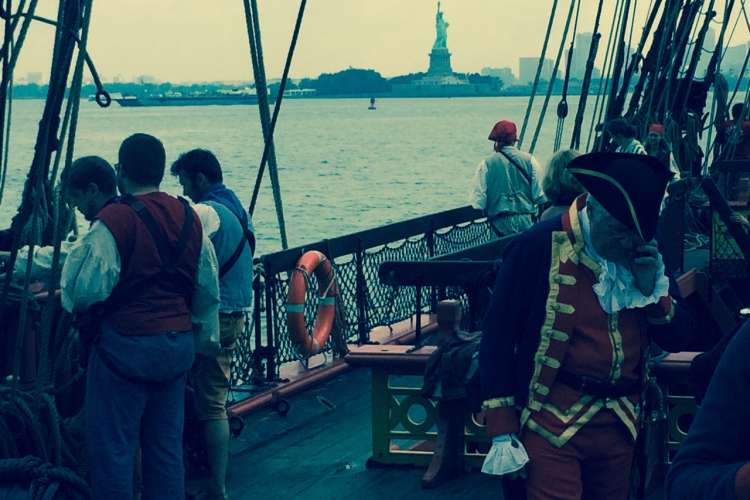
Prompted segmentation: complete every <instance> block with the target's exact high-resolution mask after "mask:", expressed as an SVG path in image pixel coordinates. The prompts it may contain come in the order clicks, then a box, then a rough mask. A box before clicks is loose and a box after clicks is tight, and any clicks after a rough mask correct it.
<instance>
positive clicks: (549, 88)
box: [529, 0, 580, 154]
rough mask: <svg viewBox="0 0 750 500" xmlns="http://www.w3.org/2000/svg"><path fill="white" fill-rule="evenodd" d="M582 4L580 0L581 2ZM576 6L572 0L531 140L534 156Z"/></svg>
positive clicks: (531, 149)
mask: <svg viewBox="0 0 750 500" xmlns="http://www.w3.org/2000/svg"><path fill="white" fill-rule="evenodd" d="M579 2H580V0H579ZM575 6H576V0H570V9H568V17H567V19H566V20H565V29H564V30H563V35H562V40H561V41H560V48H559V50H558V51H557V57H556V58H555V66H554V67H553V68H552V76H551V78H550V79H549V84H548V85H547V95H546V96H545V97H544V104H543V105H542V111H541V112H540V113H539V121H538V122H537V124H536V130H534V138H533V139H532V140H531V147H530V148H529V153H530V154H534V149H536V141H537V140H538V139H539V132H541V130H542V123H544V115H545V114H546V113H547V106H548V105H549V100H550V97H551V96H552V89H553V87H554V86H555V82H556V81H557V70H558V69H559V68H560V59H562V54H563V52H564V50H565V49H564V46H565V41H566V40H567V38H568V30H569V29H570V20H571V19H572V18H573V9H574V8H575Z"/></svg>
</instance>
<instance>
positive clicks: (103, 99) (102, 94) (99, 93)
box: [11, 2, 112, 108]
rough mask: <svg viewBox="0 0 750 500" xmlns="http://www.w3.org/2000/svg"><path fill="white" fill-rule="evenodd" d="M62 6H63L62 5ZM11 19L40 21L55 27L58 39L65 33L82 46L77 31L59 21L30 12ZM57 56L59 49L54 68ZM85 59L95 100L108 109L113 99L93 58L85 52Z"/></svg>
mask: <svg viewBox="0 0 750 500" xmlns="http://www.w3.org/2000/svg"><path fill="white" fill-rule="evenodd" d="M35 3H36V2H34V4H35ZM60 5H61V6H62V5H63V4H62V3H61V4H60ZM11 17H12V18H17V17H24V18H26V19H28V20H29V21H31V20H34V21H39V22H41V23H44V24H48V25H50V26H54V27H56V28H57V32H56V36H57V37H58V39H59V38H60V37H61V36H62V33H63V32H64V33H65V34H66V35H67V36H69V37H70V38H72V39H73V40H74V41H75V42H76V44H78V46H79V47H80V45H81V39H80V38H78V36H77V35H76V30H73V29H71V28H70V27H68V26H65V25H64V24H62V23H60V22H59V21H54V20H52V19H49V18H46V17H42V16H37V15H34V14H32V13H30V12H27V13H22V12H19V13H16V14H14V15H13V16H11ZM24 26H25V25H24ZM22 28H23V27H22ZM56 46H57V45H56ZM19 51H20V46H19V47H18V49H16V52H15V54H18V53H19ZM56 54H57V49H55V52H54V54H53V66H54V61H55V60H56ZM84 58H85V61H86V66H87V67H88V69H89V74H90V75H91V79H92V80H93V81H94V85H95V86H96V99H95V100H96V103H97V104H98V105H99V106H100V107H102V108H106V107H108V106H109V105H110V104H111V103H112V98H111V97H110V95H109V93H108V92H107V91H106V90H105V89H104V85H103V84H102V81H101V78H100V77H99V72H98V71H97V70H96V66H95V65H94V61H93V60H92V59H91V56H90V55H89V54H88V52H86V51H84ZM13 67H14V65H11V69H12V68H13Z"/></svg>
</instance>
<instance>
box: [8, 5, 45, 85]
mask: <svg viewBox="0 0 750 500" xmlns="http://www.w3.org/2000/svg"><path fill="white" fill-rule="evenodd" d="M38 1H39V0H31V2H30V3H29V9H28V10H27V11H26V15H25V17H24V20H23V24H21V31H19V33H18V37H17V38H16V41H15V43H13V45H12V46H11V57H10V64H9V66H10V69H11V71H12V70H13V69H15V67H16V62H17V61H18V56H19V55H20V54H21V47H23V43H24V42H25V41H26V34H27V33H28V31H29V26H30V25H31V16H33V15H34V12H36V5H37V3H38ZM22 7H23V5H21V4H19V6H18V12H17V13H16V24H15V25H14V30H15V26H17V25H18V19H20V16H21V15H22V14H21V12H22ZM14 47H15V49H14Z"/></svg>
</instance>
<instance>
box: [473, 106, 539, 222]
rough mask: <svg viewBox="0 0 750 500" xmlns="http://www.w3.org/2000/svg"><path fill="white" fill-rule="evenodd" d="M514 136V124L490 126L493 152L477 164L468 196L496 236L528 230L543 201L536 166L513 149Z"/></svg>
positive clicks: (515, 137) (525, 156) (537, 165)
mask: <svg viewBox="0 0 750 500" xmlns="http://www.w3.org/2000/svg"><path fill="white" fill-rule="evenodd" d="M517 135H518V132H517V129H516V124H515V123H513V122H511V121H508V120H501V121H499V122H497V123H496V124H495V126H494V127H492V130H491V131H490V135H489V137H488V139H489V140H491V141H493V142H494V149H495V152H494V153H493V154H492V155H491V156H489V157H487V158H486V159H484V160H482V162H481V163H480V164H479V167H478V168H477V171H476V174H475V175H474V182H473V186H474V187H473V188H472V191H471V193H470V194H469V203H470V204H471V205H472V206H473V207H474V208H478V209H480V210H484V212H485V213H486V214H487V217H489V219H490V223H491V227H492V229H493V231H494V232H495V234H496V235H497V236H505V235H508V234H513V233H519V232H521V231H525V230H526V229H528V228H530V227H531V226H532V225H533V224H534V219H535V218H536V215H537V214H538V212H539V205H541V204H542V203H544V202H545V201H546V198H545V197H544V193H543V192H542V187H541V183H540V182H539V179H540V170H541V169H540V167H539V163H538V162H537V161H536V159H535V158H534V157H533V156H531V155H530V154H529V153H525V152H523V151H521V150H520V149H518V148H517V147H516V146H515V144H516V142H517V141H518V136H517Z"/></svg>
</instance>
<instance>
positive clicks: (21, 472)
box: [0, 456, 91, 499]
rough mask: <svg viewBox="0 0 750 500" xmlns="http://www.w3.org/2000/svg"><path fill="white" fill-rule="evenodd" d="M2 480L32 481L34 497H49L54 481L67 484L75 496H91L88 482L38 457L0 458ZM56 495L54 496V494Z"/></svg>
mask: <svg viewBox="0 0 750 500" xmlns="http://www.w3.org/2000/svg"><path fill="white" fill-rule="evenodd" d="M0 481H1V482H3V483H8V482H14V483H16V482H23V483H30V486H31V488H32V491H33V493H34V494H33V495H32V498H33V499H42V498H48V495H47V490H48V489H51V488H53V486H54V483H59V484H60V485H65V486H66V487H67V490H68V493H71V494H73V495H74V497H73V498H91V491H90V490H89V487H88V485H87V484H86V482H85V481H84V480H83V479H82V478H81V477H79V476H78V475H77V474H76V473H75V472H73V471H72V470H70V469H68V468H67V467H54V466H51V465H49V464H47V463H45V462H44V461H43V460H40V459H39V458H38V457H34V456H26V457H24V458H15V459H5V460H0ZM53 497H54V496H53Z"/></svg>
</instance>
